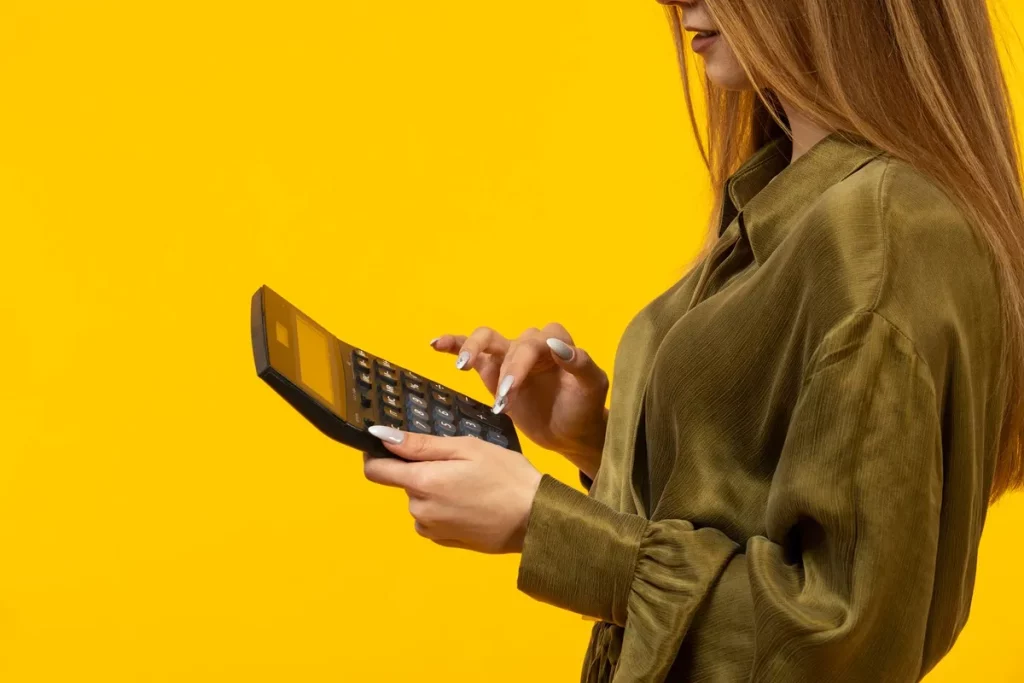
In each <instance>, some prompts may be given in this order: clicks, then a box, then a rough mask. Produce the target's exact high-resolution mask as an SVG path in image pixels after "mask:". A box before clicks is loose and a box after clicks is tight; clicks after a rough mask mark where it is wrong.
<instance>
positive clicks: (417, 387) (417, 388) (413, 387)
mask: <svg viewBox="0 0 1024 683" xmlns="http://www.w3.org/2000/svg"><path fill="white" fill-rule="evenodd" d="M405 388H406V389H407V390H408V391H411V392H413V393H415V394H419V395H420V396H422V395H423V382H417V381H415V380H411V379H406V380H405Z"/></svg>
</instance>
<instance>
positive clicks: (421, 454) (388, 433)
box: [370, 425, 463, 461]
mask: <svg viewBox="0 0 1024 683" xmlns="http://www.w3.org/2000/svg"><path fill="white" fill-rule="evenodd" d="M370 434H372V435H373V436H375V437H377V438H378V439H380V440H381V441H383V442H384V447H385V448H387V449H388V450H389V451H391V452H392V453H394V454H395V455H397V456H398V457H400V458H402V459H403V460H418V461H424V460H462V459H463V458H460V457H459V456H458V454H457V452H456V450H455V443H457V442H456V441H455V440H454V439H450V438H448V437H443V436H431V435H429V434H415V433H413V432H403V431H401V430H399V429H395V428H394V427H385V426H384V425H374V426H373V427H370Z"/></svg>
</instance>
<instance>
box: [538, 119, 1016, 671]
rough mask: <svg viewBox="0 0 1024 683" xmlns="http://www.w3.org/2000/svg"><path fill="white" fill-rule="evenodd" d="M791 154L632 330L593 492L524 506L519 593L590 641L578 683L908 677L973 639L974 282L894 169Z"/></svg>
mask: <svg viewBox="0 0 1024 683" xmlns="http://www.w3.org/2000/svg"><path fill="white" fill-rule="evenodd" d="M790 153H791V150H790V147H789V144H788V142H787V141H785V140H781V141H775V142H773V143H771V144H769V145H767V146H765V147H764V148H762V149H761V150H760V151H759V152H758V153H757V154H756V155H755V156H754V157H753V158H751V159H750V160H749V161H748V162H747V163H746V164H745V165H744V167H743V168H741V169H740V170H739V171H738V172H737V173H736V174H735V175H734V176H733V178H732V179H731V180H730V181H729V184H728V187H727V200H726V205H725V209H724V213H723V220H722V230H721V231H720V237H719V239H718V241H717V244H716V245H715V247H714V249H713V251H712V252H711V253H710V254H709V256H708V257H707V259H705V260H704V261H703V262H702V263H700V264H699V265H698V267H697V268H695V269H694V270H693V271H692V272H691V274H689V275H688V276H687V277H685V278H684V279H682V280H681V281H680V282H678V283H677V284H676V285H675V286H673V287H672V288H671V289H669V290H668V291H667V292H665V293H664V294H663V295H661V296H660V297H659V298H657V299H656V300H655V301H654V302H652V303H651V304H650V305H649V306H647V307H646V308H645V309H644V310H643V311H642V312H641V313H639V315H638V316H637V317H636V318H635V319H634V320H633V321H632V322H631V323H630V325H629V327H628V328H627V330H626V332H625V334H624V336H623V338H622V341H621V344H620V346H619V351H618V355H617V358H616V363H615V372H614V376H613V382H612V400H611V413H610V417H609V421H608V431H607V437H606V441H605V447H604V453H603V459H602V462H601V468H600V470H599V472H598V473H597V476H596V477H595V480H594V482H593V486H592V487H591V488H590V492H589V495H587V494H584V493H582V492H580V491H578V490H577V489H575V488H571V487H569V486H566V485H564V484H562V483H559V482H558V481H556V480H554V479H552V478H551V477H550V476H545V477H544V479H543V481H542V483H541V486H540V489H539V491H538V493H537V497H536V500H535V502H534V504H533V508H532V511H531V514H530V519H529V525H528V529H527V533H526V538H525V542H524V548H523V554H522V558H521V563H520V571H519V587H520V589H521V590H523V591H524V592H525V593H527V594H529V595H531V596H533V597H535V598H536V599H538V600H541V601H544V602H547V603H550V604H553V605H556V606H559V607H562V608H564V609H567V610H571V611H574V612H577V613H579V614H582V615H586V616H590V617H593V618H596V619H598V620H600V621H598V623H597V624H596V625H595V627H594V631H593V634H592V638H591V642H590V647H589V649H588V651H587V653H586V657H585V661H584V666H583V675H582V680H584V681H587V682H588V683H598V682H601V683H603V682H605V681H614V682H615V683H625V682H627V681H663V680H670V681H772V682H775V683H779V682H791V681H792V682H796V681H800V682H812V683H825V682H828V681H871V682H877V681H885V682H888V681H894V682H896V681H915V680H918V679H919V678H921V677H922V676H923V675H924V674H925V673H926V672H927V671H928V670H929V669H930V668H932V667H933V666H934V665H935V663H936V662H937V661H938V660H939V659H940V658H941V657H942V656H943V655H944V654H945V653H946V652H947V651H948V650H949V649H950V647H951V646H952V644H953V642H954V640H955V639H956V637H957V635H958V633H959V632H960V630H961V628H962V627H963V625H964V622H965V621H966V619H967V615H968V610H969V606H970V600H971V593H972V586H973V581H974V575H975V564H976V556H977V550H978V541H979V537H980V535H981V531H982V525H983V522H984V520H985V514H986V510H987V501H988V495H987V494H988V490H989V486H990V483H991V480H992V474H993V464H994V461H995V458H996V453H997V450H998V435H999V429H1000V425H1001V422H1002V419H1003V411H1004V402H1003V401H1002V400H1001V398H1002V396H1003V395H1004V392H1005V386H1004V385H1005V382H1004V380H1003V377H1002V374H1001V371H1000V347H1001V343H1002V342H1001V338H1002V337H1001V331H1000V330H1001V325H1000V315H999V297H998V285H997V282H996V279H995V275H994V273H995V270H994V268H993V266H992V261H991V259H990V257H989V255H988V252H987V250H986V249H985V247H984V244H983V242H982V241H981V240H980V239H979V238H977V237H976V236H975V233H974V232H973V231H972V230H971V228H970V227H969V226H968V224H967V223H966V221H965V220H964V218H963V217H962V214H961V213H960V212H959V211H958V209H957V208H956V206H955V205H954V203H953V202H952V201H951V200H950V199H949V198H948V197H947V195H946V194H945V193H943V192H942V191H940V190H939V189H938V188H937V186H936V185H935V184H933V183H932V182H930V181H929V180H928V179H926V178H925V177H924V176H923V175H922V174H920V173H919V172H917V171H915V170H914V169H913V168H912V167H911V166H910V165H908V164H906V163H903V162H900V161H897V160H895V159H892V158H890V157H889V156H888V155H885V154H882V153H880V152H879V151H877V150H874V149H871V148H870V147H867V146H865V145H862V144H858V143H856V142H854V141H852V140H850V139H849V138H847V137H846V136H843V135H840V134H833V135H831V136H829V137H828V138H826V139H825V140H823V141H822V142H820V143H818V144H817V145H816V146H815V147H813V148H812V149H811V150H810V151H809V152H808V153H806V154H805V155H803V156H801V157H799V158H798V159H797V160H796V161H795V162H793V163H789V155H790ZM662 248H664V245H663V246H662ZM624 286H625V285H624Z"/></svg>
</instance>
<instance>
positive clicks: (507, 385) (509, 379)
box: [498, 375, 516, 398]
mask: <svg viewBox="0 0 1024 683" xmlns="http://www.w3.org/2000/svg"><path fill="white" fill-rule="evenodd" d="M515 381H516V378H515V377H513V376H512V375H505V379H503V380H501V385H500V386H498V398H505V397H506V396H508V390H509V389H511V388H512V383H513V382H515Z"/></svg>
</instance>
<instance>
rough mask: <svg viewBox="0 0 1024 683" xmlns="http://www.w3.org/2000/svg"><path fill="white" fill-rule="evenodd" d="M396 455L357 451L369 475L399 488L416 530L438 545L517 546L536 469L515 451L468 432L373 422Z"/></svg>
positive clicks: (502, 549)
mask: <svg viewBox="0 0 1024 683" xmlns="http://www.w3.org/2000/svg"><path fill="white" fill-rule="evenodd" d="M370 431H371V433H372V434H373V435H374V436H376V437H377V438H379V439H381V441H383V442H384V445H385V447H386V448H387V449H388V450H389V451H391V452H392V453H394V454H395V455H397V456H399V457H400V458H403V459H404V460H407V461H410V462H403V461H402V460H396V459H392V458H374V457H370V456H364V464H363V470H364V472H365V474H366V478H367V479H369V480H370V481H373V482H376V483H378V484H383V485H385V486H395V487H398V488H402V489H405V491H406V493H408V494H409V512H410V513H411V514H412V516H413V518H414V519H415V520H416V532H417V533H419V534H420V535H421V536H424V537H425V538H429V539H430V540H432V541H434V542H435V543H438V544H440V545H444V546H450V547H456V548H463V549H466V550H475V551H477V552H481V553H493V554H497V553H517V552H520V551H521V550H522V548H523V538H524V536H525V535H526V522H527V519H528V518H529V516H530V508H531V507H532V506H533V498H534V496H535V495H536V493H537V488H538V487H539V486H540V480H541V473H540V472H538V471H537V470H536V469H534V467H533V465H531V464H530V462H529V461H528V460H527V459H526V458H525V457H523V456H522V455H521V454H519V453H516V452H515V451H510V450H507V449H505V448H501V447H500V446H495V445H494V444H490V443H487V442H485V441H481V440H480V439H476V438H473V437H471V436H462V437H443V436H428V435H425V434H414V433H410V432H402V431H399V430H397V429H391V428H390V427H382V426H377V427H372V428H371V430H370Z"/></svg>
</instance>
